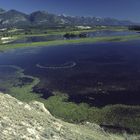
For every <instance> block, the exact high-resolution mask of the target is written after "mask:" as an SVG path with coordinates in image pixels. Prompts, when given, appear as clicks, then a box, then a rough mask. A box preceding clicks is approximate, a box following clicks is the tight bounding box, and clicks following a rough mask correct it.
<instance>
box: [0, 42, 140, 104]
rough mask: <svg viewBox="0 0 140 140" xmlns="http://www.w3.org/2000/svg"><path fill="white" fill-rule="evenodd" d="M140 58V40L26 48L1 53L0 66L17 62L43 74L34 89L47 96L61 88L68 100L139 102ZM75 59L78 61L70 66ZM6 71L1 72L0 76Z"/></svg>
mask: <svg viewBox="0 0 140 140" xmlns="http://www.w3.org/2000/svg"><path fill="white" fill-rule="evenodd" d="M139 60H140V41H129V42H118V43H117V42H106V43H94V44H79V45H62V46H55V47H38V48H26V49H16V50H11V51H8V52H5V53H0V66H2V65H16V66H19V67H21V68H23V69H24V70H25V74H28V75H32V76H35V77H39V78H40V80H41V82H40V83H39V85H37V86H36V87H34V90H35V91H36V92H38V93H40V91H41V92H43V97H44V98H48V97H49V96H52V92H53V91H61V92H64V93H67V94H68V95H69V101H73V102H76V103H81V102H85V103H88V104H90V105H95V106H104V105H107V104H128V105H140V94H139V93H140V86H139V85H140V61H139ZM73 63H74V64H76V65H74V66H72V67H71V65H72V64H73ZM37 64H39V65H41V66H42V68H40V67H38V66H37ZM69 65H70V66H69ZM65 66H66V67H67V68H64V67H65ZM54 67H57V68H54ZM3 73H4V72H2V71H1V72H0V77H2V76H3ZM4 74H5V75H6V73H4ZM25 80H26V79H25Z"/></svg>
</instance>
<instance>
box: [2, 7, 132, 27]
mask: <svg viewBox="0 0 140 140" xmlns="http://www.w3.org/2000/svg"><path fill="white" fill-rule="evenodd" d="M133 24H134V23H133V22H131V21H128V20H117V19H113V18H98V17H80V16H75V17H74V16H65V15H55V14H51V13H48V12H46V11H35V12H33V13H31V14H25V13H22V12H19V11H16V10H9V11H6V10H4V9H0V27H1V28H2V27H11V26H12V27H13V26H15V27H27V26H39V25H45V26H48V27H55V26H66V25H70V26H81V25H85V26H95V25H105V26H107V25H115V26H117V25H121V26H128V25H133Z"/></svg>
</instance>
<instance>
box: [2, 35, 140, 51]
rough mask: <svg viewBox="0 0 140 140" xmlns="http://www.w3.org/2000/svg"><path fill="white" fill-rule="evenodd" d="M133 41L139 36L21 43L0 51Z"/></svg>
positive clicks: (4, 47) (3, 46)
mask: <svg viewBox="0 0 140 140" xmlns="http://www.w3.org/2000/svg"><path fill="white" fill-rule="evenodd" d="M133 39H140V35H128V36H113V37H94V38H82V39H77V40H76V39H75V40H55V41H47V42H34V43H21V44H6V45H0V51H6V50H9V49H15V48H23V47H39V46H59V45H66V44H80V43H95V42H107V41H108V42H110V41H116V42H120V41H129V40H133Z"/></svg>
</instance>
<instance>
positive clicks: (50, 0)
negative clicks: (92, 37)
mask: <svg viewBox="0 0 140 140" xmlns="http://www.w3.org/2000/svg"><path fill="white" fill-rule="evenodd" d="M0 7H1V8H4V9H7V10H8V9H17V10H20V11H23V12H26V13H31V12H32V11H36V10H46V11H48V12H51V13H57V14H66V15H73V16H75V15H83V16H97V17H114V18H118V19H130V20H132V21H138V22H140V0H0Z"/></svg>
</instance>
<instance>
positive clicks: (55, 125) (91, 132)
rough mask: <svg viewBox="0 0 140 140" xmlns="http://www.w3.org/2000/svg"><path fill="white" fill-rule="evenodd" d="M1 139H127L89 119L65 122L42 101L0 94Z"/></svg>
mask: <svg viewBox="0 0 140 140" xmlns="http://www.w3.org/2000/svg"><path fill="white" fill-rule="evenodd" d="M129 138H130V136H129ZM133 139H135V138H134V137H133ZM0 140H126V139H125V137H122V136H117V135H111V134H108V133H106V132H104V130H103V129H102V128H100V127H99V126H98V125H95V124H91V123H88V122H87V123H86V124H85V125H75V124H70V123H66V122H64V121H61V120H59V119H56V118H55V117H53V116H52V115H51V114H50V112H49V111H48V110H47V109H46V108H45V107H44V105H43V104H42V103H39V102H36V101H35V102H32V103H29V104H27V103H23V102H21V101H19V100H17V99H15V98H13V97H11V96H10V95H7V94H3V93H0ZM131 140H132V139H131Z"/></svg>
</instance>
